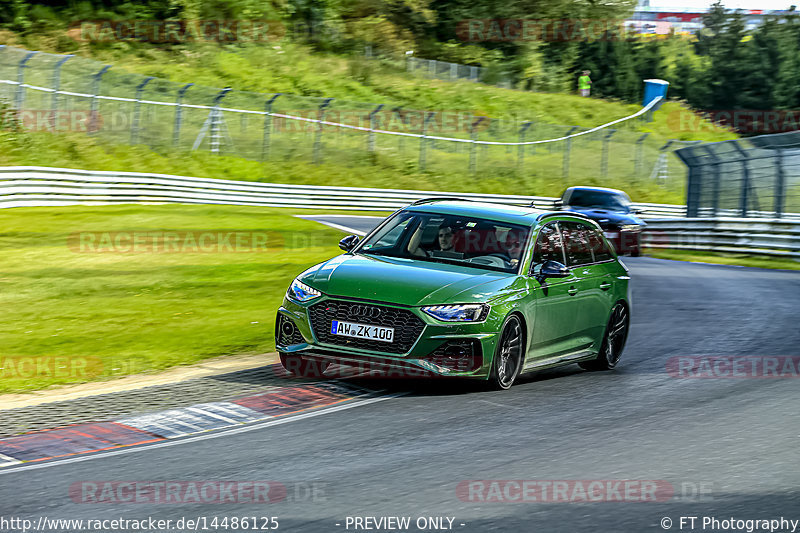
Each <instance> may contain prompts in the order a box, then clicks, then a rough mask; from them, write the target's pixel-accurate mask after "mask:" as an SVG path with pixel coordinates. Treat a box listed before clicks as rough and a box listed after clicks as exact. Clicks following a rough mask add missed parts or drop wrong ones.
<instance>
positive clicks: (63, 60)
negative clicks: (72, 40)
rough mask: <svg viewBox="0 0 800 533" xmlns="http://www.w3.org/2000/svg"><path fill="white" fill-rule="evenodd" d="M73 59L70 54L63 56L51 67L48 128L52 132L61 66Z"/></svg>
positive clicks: (59, 85) (54, 122)
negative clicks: (51, 78)
mask: <svg viewBox="0 0 800 533" xmlns="http://www.w3.org/2000/svg"><path fill="white" fill-rule="evenodd" d="M73 57H75V56H74V55H72V54H70V55H67V56H64V57H62V58H61V59H59V60H58V62H57V63H56V65H55V67H53V98H52V99H51V100H50V113H51V114H52V121H51V122H50V126H51V127H52V128H53V131H55V129H56V121H57V120H58V118H57V117H56V115H57V113H58V91H59V90H60V89H61V65H63V64H64V63H66V62H67V60H69V59H71V58H73Z"/></svg>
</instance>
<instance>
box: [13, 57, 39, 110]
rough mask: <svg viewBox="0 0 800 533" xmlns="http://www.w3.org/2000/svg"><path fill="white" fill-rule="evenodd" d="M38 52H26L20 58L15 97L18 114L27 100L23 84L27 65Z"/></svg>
mask: <svg viewBox="0 0 800 533" xmlns="http://www.w3.org/2000/svg"><path fill="white" fill-rule="evenodd" d="M38 53H39V52H28V53H27V54H25V57H23V58H22V59H21V60H20V62H19V65H17V95H16V98H15V100H16V103H15V107H16V108H17V114H18V115H19V114H20V113H22V104H23V102H25V87H24V86H23V85H24V83H25V65H26V64H27V63H28V61H30V60H31V58H32V57H33V56H35V55H36V54H38Z"/></svg>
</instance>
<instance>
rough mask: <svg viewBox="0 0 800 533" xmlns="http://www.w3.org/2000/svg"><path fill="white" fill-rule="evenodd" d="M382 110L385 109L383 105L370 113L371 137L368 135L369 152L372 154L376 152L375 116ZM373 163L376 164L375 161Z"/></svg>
mask: <svg viewBox="0 0 800 533" xmlns="http://www.w3.org/2000/svg"><path fill="white" fill-rule="evenodd" d="M381 109H383V104H380V105H378V107H376V108H375V109H373V110H372V111H370V112H369V135H367V151H368V152H370V153H374V152H375V115H376V114H377V113H378V112H379V111H380V110H381ZM373 163H375V160H374V159H373Z"/></svg>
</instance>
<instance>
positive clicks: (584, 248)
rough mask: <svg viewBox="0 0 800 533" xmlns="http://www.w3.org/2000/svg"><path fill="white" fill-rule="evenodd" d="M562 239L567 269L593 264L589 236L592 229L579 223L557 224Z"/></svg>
mask: <svg viewBox="0 0 800 533" xmlns="http://www.w3.org/2000/svg"><path fill="white" fill-rule="evenodd" d="M558 225H559V227H560V228H561V233H562V235H563V238H564V251H565V252H566V255H567V267H569V268H572V267H574V266H578V265H586V264H589V263H594V257H593V256H592V247H591V244H590V242H589V241H590V238H591V237H590V234H591V231H592V229H591V228H590V227H589V226H586V225H584V224H581V223H580V222H563V221H562V222H559V223H558Z"/></svg>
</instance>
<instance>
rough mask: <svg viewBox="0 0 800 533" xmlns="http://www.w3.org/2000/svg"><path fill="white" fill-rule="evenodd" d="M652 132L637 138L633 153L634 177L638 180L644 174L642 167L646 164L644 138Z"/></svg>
mask: <svg viewBox="0 0 800 533" xmlns="http://www.w3.org/2000/svg"><path fill="white" fill-rule="evenodd" d="M648 135H650V133H645V134H644V135H642V136H641V137H639V138H638V139H636V145H635V146H636V147H635V153H634V155H633V179H634V180H638V179H639V176H641V175H642V167H643V166H644V140H645V139H646V138H647V136H648Z"/></svg>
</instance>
